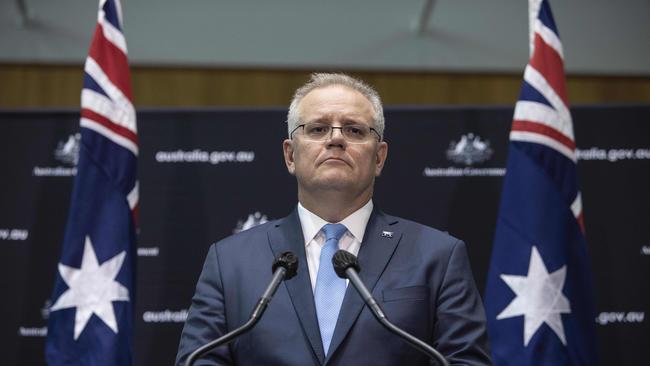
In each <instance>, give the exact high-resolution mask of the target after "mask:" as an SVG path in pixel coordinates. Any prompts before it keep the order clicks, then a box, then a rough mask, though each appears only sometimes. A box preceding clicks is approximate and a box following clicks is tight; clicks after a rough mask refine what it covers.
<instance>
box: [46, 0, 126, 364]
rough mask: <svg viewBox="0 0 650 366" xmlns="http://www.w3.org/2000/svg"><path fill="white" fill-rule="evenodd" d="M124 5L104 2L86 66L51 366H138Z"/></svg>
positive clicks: (52, 322) (52, 319) (55, 297)
mask: <svg viewBox="0 0 650 366" xmlns="http://www.w3.org/2000/svg"><path fill="white" fill-rule="evenodd" d="M132 100H133V98H132V94H131V84H130V76H129V67H128V62H127V50H126V42H125V40H124V36H123V34H122V10H121V6H120V2H119V0H101V1H100V2H99V14H98V19H97V26H96V28H95V33H94V36H93V39H92V42H91V45H90V50H89V54H88V58H87V59H86V63H85V66H84V81H83V89H82V91H81V119H80V129H81V141H80V148H79V163H78V166H77V176H76V178H75V181H74V188H73V192H72V202H71V206H70V211H69V213H68V222H67V226H66V230H65V237H64V241H63V250H62V253H61V259H60V261H59V265H58V274H57V278H56V282H55V284H54V291H53V294H52V306H51V307H50V316H49V323H48V335H47V343H46V349H45V355H46V359H47V363H48V364H49V365H107V366H108V365H111V366H115V365H130V364H132V353H133V352H132V341H133V300H134V298H135V293H134V284H135V260H136V256H135V254H136V252H135V251H136V244H135V239H136V234H135V218H136V215H137V208H138V183H137V180H136V160H137V156H138V139H137V129H136V118H135V110H134V108H133V104H132Z"/></svg>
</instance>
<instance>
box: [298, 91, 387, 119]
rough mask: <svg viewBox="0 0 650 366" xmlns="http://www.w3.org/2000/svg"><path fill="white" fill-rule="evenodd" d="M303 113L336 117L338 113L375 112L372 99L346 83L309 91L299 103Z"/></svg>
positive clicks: (361, 114)
mask: <svg viewBox="0 0 650 366" xmlns="http://www.w3.org/2000/svg"><path fill="white" fill-rule="evenodd" d="M298 110H299V112H300V114H301V116H302V115H303V114H305V113H306V114H314V113H315V114H322V115H323V116H329V117H335V116H336V115H337V114H338V113H345V114H351V115H358V116H359V117H364V116H365V115H367V114H368V113H370V115H371V117H372V115H373V114H374V107H373V105H372V103H371V102H370V100H368V98H367V97H366V96H365V95H363V94H362V93H361V92H359V91H358V90H355V89H353V88H351V87H349V86H346V85H339V84H333V85H327V86H323V87H318V88H315V89H313V90H311V91H310V92H309V93H307V94H306V95H305V96H304V97H303V98H302V99H301V100H300V103H299V105H298Z"/></svg>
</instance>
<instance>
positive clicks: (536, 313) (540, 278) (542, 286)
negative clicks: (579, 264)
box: [497, 246, 571, 346]
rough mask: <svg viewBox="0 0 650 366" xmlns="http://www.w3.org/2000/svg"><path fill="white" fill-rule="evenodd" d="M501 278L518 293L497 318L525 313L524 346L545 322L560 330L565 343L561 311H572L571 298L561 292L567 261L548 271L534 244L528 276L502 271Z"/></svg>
mask: <svg viewBox="0 0 650 366" xmlns="http://www.w3.org/2000/svg"><path fill="white" fill-rule="evenodd" d="M501 279H502V280H503V281H504V282H505V283H506V284H507V285H508V286H510V288H511V289H512V291H514V292H515V294H516V295H517V297H515V298H514V299H513V300H512V302H510V304H509V305H508V306H506V308H505V309H503V311H502V312H501V313H500V314H499V315H497V319H505V318H511V317H515V316H519V315H523V316H524V346H527V345H528V342H529V341H530V339H531V338H532V337H533V334H535V332H536V331H537V329H539V327H541V326H542V324H543V323H546V324H548V326H549V327H550V328H551V329H552V330H553V331H554V332H555V334H557V336H558V337H559V338H560V341H561V342H562V344H564V345H565V346H566V336H565V335H564V326H563V325H562V318H561V316H560V314H569V313H571V305H570V304H569V299H567V297H566V296H564V294H563V293H562V288H563V287H564V280H565V279H566V265H564V266H562V268H560V269H558V270H557V271H555V272H553V273H551V274H549V273H548V271H547V270H546V266H545V265H544V262H543V261H542V257H541V256H540V255H539V252H538V251H537V248H536V247H534V246H533V250H532V253H531V254H530V264H529V266H528V275H527V276H515V275H505V274H502V275H501Z"/></svg>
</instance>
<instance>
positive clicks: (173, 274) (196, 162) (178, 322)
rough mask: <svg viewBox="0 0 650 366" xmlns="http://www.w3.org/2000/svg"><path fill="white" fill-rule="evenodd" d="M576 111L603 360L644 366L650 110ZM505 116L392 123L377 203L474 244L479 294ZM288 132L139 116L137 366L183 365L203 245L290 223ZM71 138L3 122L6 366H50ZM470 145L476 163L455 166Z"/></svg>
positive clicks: (192, 113)
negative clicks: (184, 331) (181, 342)
mask: <svg viewBox="0 0 650 366" xmlns="http://www.w3.org/2000/svg"><path fill="white" fill-rule="evenodd" d="M572 111H573V116H574V122H575V131H576V136H577V144H578V149H579V151H578V154H579V158H580V161H579V173H580V184H581V189H582V195H583V203H584V212H585V223H586V229H587V239H588V242H589V250H590V253H591V256H592V262H593V268H594V272H595V273H594V281H595V283H596V290H597V299H596V303H597V306H596V308H597V314H596V318H595V319H594V321H595V322H596V324H597V330H598V335H599V340H600V345H601V347H600V348H601V350H600V354H601V360H602V363H603V364H606V365H608V364H615V363H619V362H620V363H622V364H644V363H645V362H646V361H647V359H649V358H650V336H649V335H650V331H649V330H650V329H649V326H648V320H647V319H646V318H645V315H646V313H647V312H648V310H649V307H650V294H649V293H648V289H649V286H648V284H647V281H648V279H649V278H650V235H649V234H650V209H649V207H650V192H649V190H650V123H649V122H650V106H606V107H577V108H574V109H573V110H572ZM511 117H512V109H511V108H485V107H480V108H479V107H454V108H444V107H422V108H419V107H418V108H388V109H387V111H386V119H387V124H388V125H387V130H386V140H387V141H388V142H389V158H388V161H387V165H386V168H385V171H384V174H383V175H382V177H380V178H379V179H378V181H377V184H376V192H375V198H374V201H375V204H376V205H377V206H378V207H380V208H381V209H383V210H385V211H387V212H389V213H391V214H394V215H398V216H404V217H407V218H410V219H413V220H415V221H419V222H422V223H425V224H428V225H431V226H434V227H437V228H439V229H442V230H447V231H449V232H450V233H451V234H453V235H455V236H457V237H460V238H462V239H464V240H465V241H466V242H467V244H468V248H469V254H470V259H471V262H472V268H473V271H474V275H475V278H476V280H477V283H478V285H479V287H480V288H481V290H483V288H484V285H485V278H486V274H487V266H488V262H489V257H490V251H491V246H492V245H491V241H492V236H493V233H494V224H495V220H496V214H497V208H498V202H499V195H500V191H501V182H502V175H503V174H504V172H505V169H504V166H505V161H506V156H507V145H508V131H509V127H510V121H511ZM284 120H285V110H284V109H263V110H256V109H253V110H250V109H248V110H244V109H237V110H224V109H210V110H178V109H173V110H146V111H140V112H139V113H138V127H139V137H140V157H139V172H138V175H139V179H140V230H141V231H140V235H139V250H138V254H139V256H138V271H137V273H138V280H137V291H136V293H137V295H136V316H137V319H136V338H135V339H136V344H135V352H136V360H137V364H138V365H154V364H155V365H162V364H171V363H172V362H173V361H172V360H173V358H174V356H175V353H176V347H177V344H178V339H179V335H180V331H181V328H182V324H183V323H182V322H183V320H184V317H185V315H186V310H187V307H188V306H189V302H190V299H191V296H192V294H193V291H194V285H195V281H196V279H197V277H198V274H199V271H200V269H201V266H202V263H203V259H204V255H205V253H206V251H207V248H208V246H209V245H210V244H211V243H212V242H214V241H216V240H218V239H220V238H223V237H225V236H227V235H229V234H231V233H233V231H234V230H237V229H242V228H246V227H248V226H249V225H250V224H251V223H254V222H259V221H260V220H264V219H265V218H268V219H269V220H270V219H275V218H279V217H282V216H284V215H286V214H287V213H288V212H289V211H290V210H292V209H293V207H294V205H295V203H296V193H295V192H296V183H295V181H294V179H293V177H291V176H290V175H289V174H288V173H287V172H286V168H285V167H284V162H283V160H282V154H281V142H282V140H283V139H284V138H285V136H286V125H285V124H284V123H283V121H284ZM77 130H78V112H76V111H59V110H49V111H3V112H0V138H1V139H2V143H1V144H0V156H1V158H0V159H1V160H0V171H1V172H2V173H1V174H2V175H1V177H2V178H1V179H0V182H1V183H0V184H1V186H0V188H1V189H0V258H2V260H3V264H2V266H1V267H0V285H1V287H0V289H2V292H3V296H2V301H0V314H2V317H3V321H2V327H0V342H2V343H1V344H2V349H3V350H4V352H3V353H4V354H3V360H4V361H3V362H2V363H3V364H6V365H18V364H20V365H39V364H43V363H44V361H43V347H44V339H45V338H44V335H45V334H46V328H45V326H46V324H47V316H48V314H47V307H48V306H49V303H48V301H49V300H48V298H49V296H50V293H51V288H52V285H53V282H54V275H55V271H56V264H57V261H58V256H59V252H60V248H61V242H62V238H63V230H64V226H65V220H66V212H67V209H68V206H69V200H70V192H71V189H72V174H74V172H75V168H74V151H75V139H76V137H75V134H76V132H77ZM463 136H464V137H465V140H467V141H469V142H472V141H473V142H475V144H473V145H471V144H470V145H471V146H474V147H475V149H474V150H472V151H470V150H468V149H465V150H462V151H461V153H456V154H454V153H453V150H454V148H456V147H458V142H459V141H460V140H461V139H462V138H463ZM470 152H472V154H470ZM522 184H534V182H522ZM524 204H525V203H524ZM269 266H270V264H269ZM269 270H270V269H269Z"/></svg>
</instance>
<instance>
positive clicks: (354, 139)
mask: <svg viewBox="0 0 650 366" xmlns="http://www.w3.org/2000/svg"><path fill="white" fill-rule="evenodd" d="M333 129H338V130H341V134H342V135H343V138H344V139H345V140H346V141H347V142H351V143H364V142H367V141H369V140H370V137H371V133H372V132H371V129H370V127H368V126H365V125H346V126H342V127H332V126H330V125H328V124H325V123H306V124H305V125H304V126H303V134H304V135H305V137H306V138H307V139H309V140H312V141H324V140H327V139H329V138H330V136H332V133H333V132H332V130H333Z"/></svg>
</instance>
